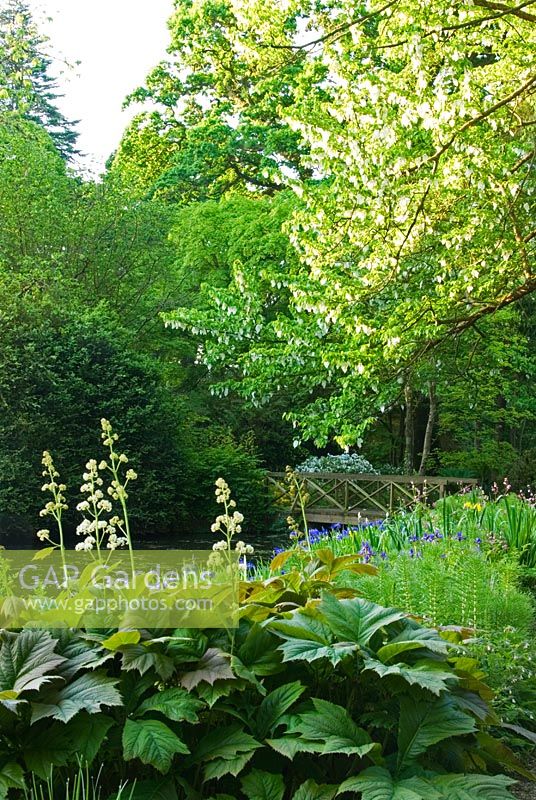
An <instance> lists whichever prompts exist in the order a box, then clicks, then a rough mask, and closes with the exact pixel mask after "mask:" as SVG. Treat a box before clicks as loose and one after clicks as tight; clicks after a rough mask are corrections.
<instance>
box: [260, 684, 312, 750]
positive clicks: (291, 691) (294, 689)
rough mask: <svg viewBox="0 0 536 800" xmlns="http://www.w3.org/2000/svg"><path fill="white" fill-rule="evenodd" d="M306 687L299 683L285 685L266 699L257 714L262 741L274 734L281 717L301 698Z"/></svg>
mask: <svg viewBox="0 0 536 800" xmlns="http://www.w3.org/2000/svg"><path fill="white" fill-rule="evenodd" d="M304 691H305V687H304V686H302V684H301V683H300V682H299V681H294V682H293V683H285V684H284V685H283V686H279V687H278V688H277V689H274V691H273V692H270V694H269V695H268V696H267V697H265V698H264V699H263V701H262V703H261V704H260V706H259V709H258V711H257V712H256V726H257V732H258V735H259V737H260V738H261V739H264V738H265V737H266V736H268V734H273V732H274V730H275V729H276V728H277V726H278V724H279V723H280V722H281V717H282V715H283V714H284V713H285V711H288V709H289V708H290V707H291V705H292V704H293V703H295V702H296V700H297V699H298V698H299V697H301V695H302V694H303V692H304Z"/></svg>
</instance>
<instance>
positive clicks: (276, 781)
mask: <svg viewBox="0 0 536 800" xmlns="http://www.w3.org/2000/svg"><path fill="white" fill-rule="evenodd" d="M241 785H242V791H243V792H244V794H245V795H246V797H247V798H248V800H282V797H283V795H284V793H285V783H284V781H283V776H282V775H279V774H277V775H276V774H274V773H273V772H265V771H264V770H260V769H253V770H251V772H250V773H249V774H248V775H246V776H245V777H244V778H242V780H241Z"/></svg>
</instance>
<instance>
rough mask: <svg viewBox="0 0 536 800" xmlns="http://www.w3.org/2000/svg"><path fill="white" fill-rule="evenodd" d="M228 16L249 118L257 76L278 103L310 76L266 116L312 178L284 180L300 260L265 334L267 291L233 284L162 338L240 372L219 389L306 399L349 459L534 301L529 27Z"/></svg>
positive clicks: (308, 12) (452, 11) (501, 13)
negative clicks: (409, 397)
mask: <svg viewBox="0 0 536 800" xmlns="http://www.w3.org/2000/svg"><path fill="white" fill-rule="evenodd" d="M205 5H207V6H210V4H203V3H202V4H201V6H203V7H204V6H205ZM528 5H530V4H528ZM225 8H226V9H227V11H228V13H229V14H231V15H232V19H233V21H234V26H233V28H232V30H231V32H230V33H228V35H227V37H226V43H227V44H226V47H227V48H228V49H229V48H230V49H229V52H228V59H229V60H230V59H231V53H232V54H233V56H234V58H235V59H236V62H237V63H239V64H241V65H243V68H244V69H246V70H247V73H248V75H249V76H250V79H251V80H252V82H253V87H252V88H251V90H250V97H251V101H250V103H251V104H252V105H254V104H255V102H256V98H257V92H258V94H259V96H260V97H261V98H262V87H263V86H264V83H263V81H264V79H265V76H269V77H268V81H269V84H270V86H271V87H273V86H274V81H275V80H276V78H275V77H274V76H281V75H286V74H288V70H289V68H290V65H299V69H297V68H296V69H295V70H294V73H293V79H294V85H293V93H292V103H291V104H289V105H288V106H287V105H286V104H285V102H284V98H283V100H282V101H278V99H277V95H274V96H273V99H274V101H275V104H276V105H275V109H276V112H277V115H278V118H279V119H280V120H281V121H282V122H284V124H285V125H287V126H288V127H289V128H290V129H291V130H293V131H295V132H296V133H297V134H299V137H300V142H301V147H302V152H303V150H304V151H305V152H306V153H307V154H306V155H303V156H302V158H303V160H304V162H305V163H306V164H307V166H308V168H309V170H310V175H311V177H310V178H307V177H304V176H298V175H294V174H290V175H289V173H288V171H287V170H285V169H283V168H281V169H279V175H278V180H280V181H281V183H283V184H287V185H289V186H290V187H291V188H292V189H293V190H294V191H295V192H296V194H297V196H298V197H299V198H300V202H299V204H297V209H296V211H295V213H294V215H293V217H292V219H291V220H290V222H289V224H288V226H287V228H286V229H287V231H288V235H289V239H290V241H291V242H292V243H293V244H294V246H295V247H296V249H297V251H298V253H299V254H300V260H299V262H297V265H296V266H295V267H291V268H287V265H285V267H283V268H282V265H281V264H279V263H277V264H276V263H271V264H270V265H269V266H267V267H266V269H265V270H264V273H263V279H264V282H265V285H266V286H267V287H268V286H269V287H270V290H271V291H274V289H275V290H277V291H278V292H283V293H286V295H287V297H288V303H286V305H285V308H284V309H283V310H281V312H280V313H277V314H275V315H274V316H273V317H272V318H269V319H267V318H266V315H265V314H264V309H265V307H266V303H267V293H266V292H265V294H264V295H263V294H262V292H259V281H258V276H255V277H254V278H253V279H252V280H248V276H243V275H240V276H239V279H236V276H235V280H233V281H232V282H231V283H230V284H229V286H228V289H227V291H226V293H224V294H223V295H222V294H220V295H219V298H218V304H217V308H218V309H219V311H217V308H216V305H213V307H212V308H211V310H209V311H208V312H206V313H204V314H203V313H199V312H197V311H193V312H192V311H191V309H182V310H178V311H177V312H176V313H175V314H173V315H170V316H169V317H168V320H169V321H170V322H171V324H174V325H186V326H194V327H195V328H196V329H198V330H199V331H202V332H203V335H204V336H206V337H208V339H209V341H210V347H206V349H205V353H206V356H205V357H206V358H207V360H210V359H211V358H217V357H218V353H219V357H220V358H223V357H226V358H227V360H228V362H229V363H234V364H235V365H236V366H237V367H238V373H239V375H238V377H237V376H236V372H235V373H234V374H233V376H232V377H231V378H230V379H229V381H228V383H227V386H228V387H229V386H233V388H236V389H238V390H239V391H241V392H243V393H244V394H245V395H246V396H248V397H250V398H251V397H255V398H257V399H258V400H260V401H263V400H264V401H266V400H268V399H269V398H270V397H271V396H272V395H273V394H274V393H275V392H277V391H278V390H279V388H280V387H282V386H285V385H293V386H295V387H301V392H303V391H307V392H310V393H311V395H312V396H313V399H312V401H311V402H310V403H307V404H305V405H304V406H303V407H302V408H301V409H297V413H296V415H295V416H296V419H297V421H298V422H299V424H300V426H301V428H302V431H303V433H304V434H305V435H307V436H312V437H314V438H315V439H317V440H318V441H326V439H327V437H328V436H330V435H333V434H335V435H337V436H338V438H339V440H340V441H341V443H344V444H352V443H355V442H356V441H357V440H358V439H359V438H360V436H361V434H362V432H363V430H364V429H365V427H366V425H367V423H368V422H369V421H370V420H371V419H372V418H373V417H375V416H377V415H378V414H379V413H381V410H382V409H384V408H386V407H389V406H390V405H391V404H393V403H395V402H400V398H401V394H402V391H403V387H404V386H405V385H406V384H408V383H416V384H417V385H419V384H422V383H425V382H426V380H427V379H429V378H430V377H434V375H436V374H438V375H439V374H440V373H441V369H442V363H443V360H444V355H443V354H444V351H445V349H448V348H451V347H452V346H454V343H455V342H456V341H458V340H461V339H463V338H464V337H466V336H469V337H471V336H474V335H475V331H478V327H479V324H480V322H481V320H483V319H485V318H486V317H487V316H489V315H491V314H494V313H496V312H497V311H499V310H500V309H503V308H506V307H508V306H511V305H514V304H516V303H517V302H518V301H520V300H521V299H522V298H523V297H525V296H527V295H529V294H530V293H531V292H532V291H534V289H535V288H536V282H535V278H534V247H535V241H536V231H535V230H534V227H533V225H534V199H533V198H534V168H533V160H534V153H535V150H534V121H535V120H534V102H533V101H534V90H535V87H536V75H535V73H534V66H535V64H534V62H535V57H534V53H535V52H536V49H535V48H534V47H533V46H532V47H531V46H530V44H531V43H532V44H534V21H535V19H536V16H535V15H534V14H533V13H531V11H530V9H529V8H528V6H527V8H525V6H520V7H519V8H517V7H512V8H510V7H509V6H507V5H506V4H497V3H493V2H487V1H486V0H482V2H480V1H479V2H478V3H476V2H475V3H473V4H471V5H470V6H467V5H466V4H464V5H463V6H462V5H460V4H453V3H451V2H450V1H449V0H438V1H437V2H434V3H432V4H428V5H426V6H416V4H415V3H414V2H410V0H406V1H404V0H394V1H393V2H388V3H385V4H377V5H375V6H370V5H366V6H365V5H364V4H363V5H361V4H357V5H356V4H355V3H350V2H344V1H342V2H336V3H333V2H326V3H316V2H315V3H307V2H300V0H295V2H285V3H282V2H281V3H275V4H271V5H270V7H269V8H268V7H263V5H262V4H261V3H256V2H250V0H248V2H242V1H241V0H229V2H228V3H226V4H225ZM193 49H194V50H195V45H194V46H193ZM233 63H234V62H233ZM228 101H229V102H230V103H231V104H232V103H233V97H232V96H231V92H229V93H228ZM261 105H262V101H261ZM476 335H478V334H476ZM218 342H219V343H220V344H218ZM224 351H225V353H226V354H227V355H226V356H224ZM299 391H300V390H299Z"/></svg>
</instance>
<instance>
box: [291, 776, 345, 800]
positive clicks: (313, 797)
mask: <svg viewBox="0 0 536 800" xmlns="http://www.w3.org/2000/svg"><path fill="white" fill-rule="evenodd" d="M338 788H339V787H338V786H331V785H329V784H327V783H321V784H318V783H316V782H315V781H313V780H311V779H310V780H308V781H305V783H302V785H301V786H300V787H299V788H298V790H297V791H296V792H294V794H293V795H292V800H333V798H334V797H335V795H336V794H337V789H338Z"/></svg>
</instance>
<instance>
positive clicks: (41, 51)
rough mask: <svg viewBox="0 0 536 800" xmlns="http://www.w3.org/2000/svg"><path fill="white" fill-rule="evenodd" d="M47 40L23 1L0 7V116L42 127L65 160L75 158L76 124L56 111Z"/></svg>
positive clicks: (10, 0)
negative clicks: (8, 115) (9, 114)
mask: <svg viewBox="0 0 536 800" xmlns="http://www.w3.org/2000/svg"><path fill="white" fill-rule="evenodd" d="M47 44H48V40H47V38H46V37H45V36H43V35H42V34H41V33H40V32H39V30H38V27H37V25H36V24H35V22H34V20H33V19H32V15H31V12H30V8H29V6H28V5H27V4H26V3H25V2H23V0H2V4H1V5H0V113H1V112H5V111H9V112H13V111H15V112H17V113H19V114H21V115H22V116H24V117H25V118H26V119H29V120H31V121H32V122H36V123H38V124H39V125H42V126H43V127H44V128H45V129H46V130H47V131H48V133H49V134H50V136H51V137H52V139H53V141H54V144H55V146H56V147H57V149H58V151H59V152H60V153H61V154H62V156H64V157H65V158H72V157H73V156H74V155H77V153H78V151H77V150H76V149H75V143H76V139H77V136H78V134H77V133H76V131H75V130H74V126H75V124H76V123H73V122H69V121H68V120H67V119H66V118H65V117H64V116H63V114H62V113H61V112H60V111H59V109H58V107H57V104H56V100H57V98H58V97H60V95H58V94H57V92H56V88H57V87H56V82H55V81H54V79H53V78H52V77H51V76H50V74H49V68H50V65H51V62H52V59H51V57H50V55H49V54H48V52H47Z"/></svg>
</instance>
